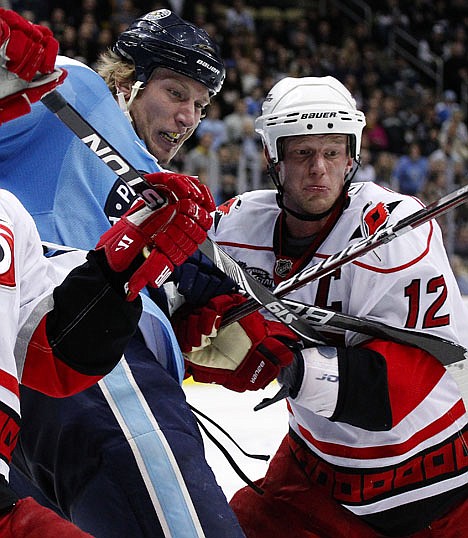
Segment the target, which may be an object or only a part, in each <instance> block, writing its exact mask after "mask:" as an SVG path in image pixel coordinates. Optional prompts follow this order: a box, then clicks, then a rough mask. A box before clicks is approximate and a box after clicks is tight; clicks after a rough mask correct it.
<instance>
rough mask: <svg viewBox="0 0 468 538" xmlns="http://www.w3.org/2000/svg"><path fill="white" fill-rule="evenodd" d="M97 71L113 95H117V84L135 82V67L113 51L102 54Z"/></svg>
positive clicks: (109, 50)
mask: <svg viewBox="0 0 468 538" xmlns="http://www.w3.org/2000/svg"><path fill="white" fill-rule="evenodd" d="M96 71H97V72H98V73H99V74H100V75H101V77H102V78H103V79H104V81H105V83H106V84H107V86H108V88H109V89H110V91H111V92H112V94H113V95H116V94H117V84H122V83H126V82H134V81H135V66H134V64H133V62H131V61H130V60H125V59H124V58H122V56H120V55H118V54H117V53H115V52H114V51H112V50H111V49H108V50H106V51H105V52H103V53H101V55H100V56H99V58H98V61H97V64H96Z"/></svg>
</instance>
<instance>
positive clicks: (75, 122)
mask: <svg viewBox="0 0 468 538" xmlns="http://www.w3.org/2000/svg"><path fill="white" fill-rule="evenodd" d="M41 101H42V102H43V104H44V105H45V106H46V107H47V108H48V109H49V110H50V111H51V112H53V113H54V114H55V115H56V116H57V117H58V118H59V119H60V120H61V121H62V122H63V123H64V124H65V125H66V126H67V127H68V128H69V129H70V130H71V131H73V132H74V133H75V134H76V135H77V136H78V137H79V138H80V139H81V141H82V142H83V143H84V144H86V145H87V146H88V147H89V148H90V149H91V150H92V151H93V152H94V153H95V154H96V155H97V156H98V157H99V158H100V159H101V160H102V161H103V162H104V163H105V164H107V166H109V167H110V168H111V169H112V170H113V172H114V173H115V174H116V175H117V176H118V177H120V178H121V179H122V180H123V181H124V182H125V183H127V184H128V185H129V186H130V187H131V188H132V189H133V191H134V192H135V193H136V194H138V195H139V196H141V197H142V199H143V200H144V201H145V202H146V203H147V204H148V205H149V207H151V208H153V209H157V208H158V207H161V206H162V205H163V204H164V203H166V201H165V200H164V199H163V198H161V196H159V194H158V193H156V191H155V190H154V189H153V187H152V186H151V185H150V184H149V183H147V181H146V180H145V179H144V177H142V175H141V174H140V172H138V170H136V169H135V168H134V167H133V166H132V165H131V164H130V163H129V162H128V161H127V160H126V159H125V158H124V157H123V156H122V155H121V154H120V153H119V152H118V151H117V150H116V149H115V148H114V147H113V146H112V145H111V144H110V143H109V142H108V141H107V140H106V139H105V138H104V137H103V136H102V135H100V134H99V133H98V132H97V131H96V129H95V128H94V127H93V126H92V125H91V124H90V123H89V122H87V121H86V120H85V119H84V118H83V117H82V116H81V114H80V113H79V112H78V111H77V110H75V109H74V108H73V107H72V105H71V104H70V103H68V101H67V100H66V99H65V98H64V97H63V96H62V95H61V94H60V93H59V92H58V91H57V90H54V91H52V92H50V93H48V94H47V95H45V96H44V97H43V98H42V99H41ZM200 250H201V251H202V252H203V253H204V254H205V255H206V256H207V257H208V258H209V259H210V260H211V261H212V262H213V263H215V264H216V265H217V266H218V267H219V268H220V269H222V270H223V271H224V272H225V273H226V274H228V275H230V276H231V277H232V278H233V279H234V280H235V281H236V282H237V283H238V284H239V285H240V286H241V287H242V288H243V289H244V290H245V291H246V292H248V293H249V295H250V296H251V297H252V298H254V300H255V301H256V302H258V303H259V307H258V308H260V307H263V308H266V309H267V310H268V311H269V312H271V313H272V314H273V316H275V317H276V318H277V319H278V320H279V321H281V322H282V323H284V324H285V325H287V326H288V327H289V328H290V329H291V330H293V331H294V332H295V333H296V334H297V335H298V336H299V337H300V338H301V339H302V340H304V341H305V342H309V343H311V344H317V343H323V340H322V339H321V338H320V336H319V335H318V333H317V332H316V331H315V330H314V329H313V328H312V326H311V324H309V323H307V322H306V321H304V320H302V319H301V318H300V317H299V316H297V315H296V314H294V313H293V312H292V311H291V310H289V308H288V307H287V306H286V305H285V304H283V303H282V302H281V301H280V299H278V298H277V297H276V296H275V295H273V293H272V292H271V291H270V290H269V289H268V288H266V287H264V286H263V285H262V284H261V283H260V282H258V281H257V280H256V279H255V278H254V277H252V276H251V275H250V274H248V273H247V272H245V271H243V270H242V269H241V268H240V267H239V265H238V264H237V262H236V261H235V260H234V259H232V258H231V257H230V256H228V254H226V253H225V252H223V251H222V250H221V249H220V248H219V247H218V245H216V244H215V243H213V242H212V241H211V240H210V239H209V238H208V239H206V241H205V242H204V243H203V244H202V245H200Z"/></svg>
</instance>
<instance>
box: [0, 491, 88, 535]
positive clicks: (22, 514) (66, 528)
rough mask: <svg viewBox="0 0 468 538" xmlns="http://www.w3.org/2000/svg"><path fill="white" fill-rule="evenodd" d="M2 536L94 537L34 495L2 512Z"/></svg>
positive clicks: (0, 529)
mask: <svg viewBox="0 0 468 538" xmlns="http://www.w3.org/2000/svg"><path fill="white" fill-rule="evenodd" d="M0 536H2V537H3V538H45V537H47V538H63V537H64V536H66V537H67V538H92V536H91V534H88V533H87V532H84V531H82V530H81V529H79V528H78V527H77V526H76V525H74V524H73V523H71V522H70V521H68V520H66V519H63V518H62V517H60V516H59V515H58V514H56V513H55V512H54V511H53V510H50V509H49V508H46V507H45V506H42V505H40V504H39V503H38V502H36V501H35V500H34V499H33V498H32V497H26V498H25V499H19V500H18V501H16V503H15V505H14V506H13V507H12V509H11V510H9V511H6V510H5V511H3V512H2V513H1V514H0Z"/></svg>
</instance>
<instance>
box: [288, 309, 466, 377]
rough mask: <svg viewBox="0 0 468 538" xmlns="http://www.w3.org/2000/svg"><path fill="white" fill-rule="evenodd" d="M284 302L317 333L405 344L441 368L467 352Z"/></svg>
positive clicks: (445, 343) (439, 340) (382, 325)
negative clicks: (349, 334)
mask: <svg viewBox="0 0 468 538" xmlns="http://www.w3.org/2000/svg"><path fill="white" fill-rule="evenodd" d="M283 302H284V303H285V304H286V305H287V306H289V307H290V308H291V309H292V310H293V311H294V312H295V313H296V314H297V315H298V316H300V317H301V318H302V319H305V320H308V321H310V323H312V324H313V325H314V327H315V328H316V329H317V331H318V332H319V333H320V332H321V331H323V330H328V328H329V327H331V328H334V329H338V331H332V332H333V333H335V332H338V333H343V332H344V331H352V332H356V333H360V334H366V335H368V336H372V337H374V338H381V339H383V340H392V341H394V342H397V343H399V344H408V345H410V346H414V347H418V348H420V349H422V350H423V351H426V352H427V353H429V354H430V355H433V356H434V357H436V358H437V359H438V360H439V362H441V363H442V364H443V365H444V366H447V365H449V364H453V363H455V362H458V361H462V360H464V359H465V358H467V357H466V353H467V350H466V349H465V348H464V347H463V346H461V345H459V344H456V343H454V342H451V341H450V340H447V339H445V338H441V337H439V336H435V335H433V334H427V333H421V332H416V331H410V330H408V329H401V328H399V327H392V326H391V325H386V324H385V323H382V322H380V321H376V320H373V319H368V318H359V317H357V316H351V315H349V314H341V313H340V312H333V311H332V310H327V309H325V308H319V307H317V306H310V305H307V304H304V303H301V302H299V301H293V300H291V299H286V298H285V299H283ZM325 338H326V336H325ZM332 343H333V341H332Z"/></svg>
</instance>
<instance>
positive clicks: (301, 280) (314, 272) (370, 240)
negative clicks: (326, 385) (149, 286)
mask: <svg viewBox="0 0 468 538" xmlns="http://www.w3.org/2000/svg"><path fill="white" fill-rule="evenodd" d="M467 199H468V185H466V186H465V187H462V188H461V189H458V190H456V191H454V192H452V193H450V194H447V195H446V196H444V197H442V198H440V199H439V200H436V201H435V202H433V203H431V204H429V205H428V206H426V207H423V208H421V209H420V210H419V211H416V212H415V213H412V214H411V215H408V216H407V217H405V218H403V219H401V220H399V221H398V222H396V223H395V224H392V225H391V226H388V227H387V228H382V229H381V230H378V231H377V232H375V233H374V234H372V235H370V236H369V237H367V238H365V239H363V240H361V241H359V242H357V243H354V244H353V245H349V246H348V247H346V248H345V249H344V250H342V251H341V252H337V253H336V254H333V255H332V256H330V257H328V258H326V259H325V260H323V261H322V262H320V263H317V264H315V265H313V266H312V267H310V268H308V269H305V270H304V271H301V272H300V273H298V274H296V275H294V276H292V277H291V278H289V279H288V280H284V281H283V282H281V283H280V284H278V286H276V288H275V289H274V290H273V293H274V294H275V295H276V296H277V297H283V296H284V295H286V294H287V293H290V292H292V291H294V290H297V289H299V288H302V286H305V285H306V284H308V283H309V282H312V281H314V280H318V279H320V278H322V277H324V276H325V275H328V274H330V273H332V272H333V271H335V269H338V268H339V267H342V266H343V265H346V264H347V263H350V262H352V261H353V260H355V259H356V258H358V257H360V256H363V255H364V254H367V253H368V252H370V251H372V250H374V249H376V248H377V247H379V246H381V245H383V244H385V243H389V242H390V241H392V240H393V239H395V238H396V237H399V236H400V235H403V234H405V233H406V232H409V231H410V230H414V229H415V228H418V227H419V226H421V225H423V224H425V223H426V222H429V221H430V220H432V219H434V218H437V217H439V216H441V215H443V214H444V213H446V212H447V211H449V210H450V209H453V208H455V207H457V206H459V205H461V204H463V203H464V202H466V201H467ZM257 309H258V306H257V304H256V303H255V302H254V301H252V300H248V301H247V302H245V303H244V304H242V305H240V306H238V307H235V308H233V309H232V311H231V312H229V313H228V314H227V315H226V316H225V318H224V320H223V321H224V324H225V325H227V324H229V323H232V322H234V321H237V320H239V319H240V318H242V317H244V316H246V315H247V314H250V313H251V312H254V311H255V310H257Z"/></svg>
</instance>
